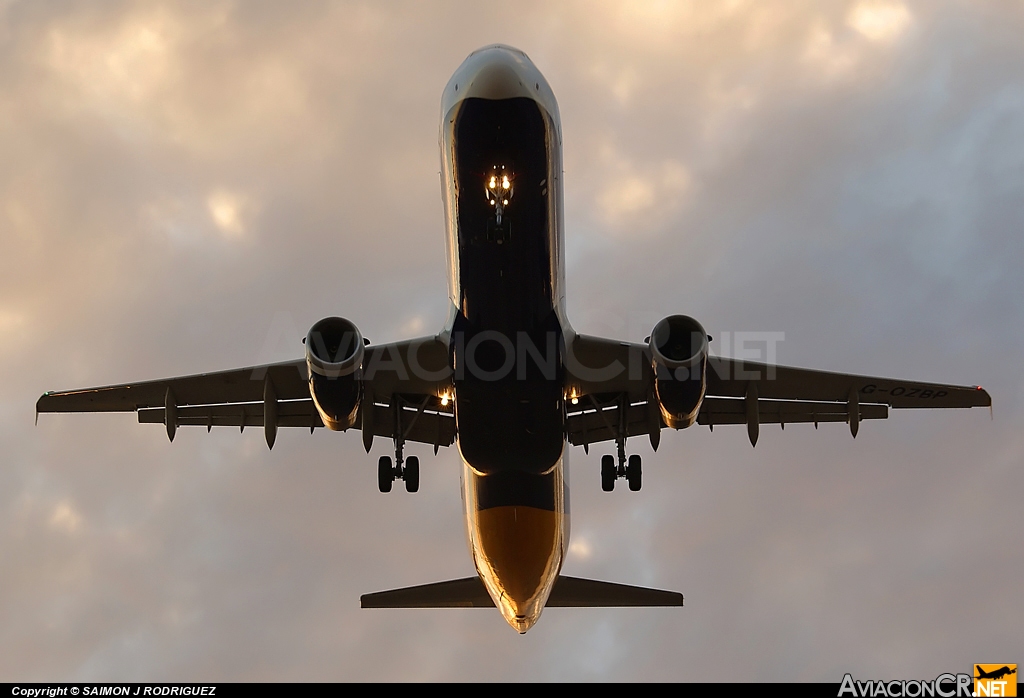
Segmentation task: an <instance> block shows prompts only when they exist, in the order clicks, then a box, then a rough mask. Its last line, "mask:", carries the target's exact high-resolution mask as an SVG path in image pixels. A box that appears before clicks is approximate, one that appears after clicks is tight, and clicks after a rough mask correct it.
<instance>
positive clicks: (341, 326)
mask: <svg viewBox="0 0 1024 698" xmlns="http://www.w3.org/2000/svg"><path fill="white" fill-rule="evenodd" d="M363 352H364V349H363V336H362V335H361V334H360V333H359V330H358V329H357V328H356V326H355V325H353V324H352V323H351V322H349V321H348V320H345V319H344V318H340V317H329V318H325V319H323V320H321V321H320V322H318V323H316V324H315V325H313V327H312V328H310V330H309V334H308V335H306V367H307V368H308V370H309V394H310V397H312V398H313V404H315V405H316V409H317V411H318V412H319V413H320V418H321V419H322V420H323V422H324V424H325V425H326V426H327V428H328V429H331V430H333V431H344V430H345V429H348V428H349V427H351V426H352V425H353V424H355V422H356V414H357V413H358V412H359V402H360V399H361V398H362V369H363Z"/></svg>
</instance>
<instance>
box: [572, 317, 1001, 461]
mask: <svg viewBox="0 0 1024 698" xmlns="http://www.w3.org/2000/svg"><path fill="white" fill-rule="evenodd" d="M569 348H570V352H571V353H572V355H573V357H574V359H573V361H571V362H569V373H570V376H569V382H570V390H571V392H572V394H573V395H574V396H575V397H574V402H572V403H571V404H569V405H568V406H567V413H568V414H567V424H566V429H567V436H568V439H569V442H570V443H572V444H574V445H582V446H584V448H586V447H588V446H589V445H590V444H592V443H599V442H602V441H614V440H615V439H616V438H617V436H618V434H619V433H620V431H624V432H625V436H626V437H627V438H628V437H631V436H642V435H645V434H647V435H649V436H650V437H651V440H652V443H656V442H657V433H658V432H660V430H661V429H663V428H665V427H666V426H667V425H666V424H665V422H664V420H663V419H662V417H661V415H660V413H659V410H658V409H657V406H656V405H654V404H653V400H654V398H653V396H652V395H651V394H650V388H649V386H650V381H651V375H650V368H649V367H650V363H651V360H650V350H649V349H648V347H647V346H646V345H643V344H634V343H628V342H618V341H615V340H609V339H601V338H597V337H589V336H585V335H577V336H576V337H575V338H574V339H573V342H572V343H571V345H570V347H569ZM607 367H610V368H607ZM602 371H606V372H607V373H608V374H610V375H608V376H607V377H605V378H597V379H595V378H594V376H595V375H598V374H600V373H601V372H602ZM706 377H707V384H706V392H705V397H704V400H703V402H702V404H701V408H700V412H699V413H698V415H697V423H698V424H701V425H705V426H708V427H710V428H712V429H713V428H714V427H715V426H716V425H720V424H746V425H747V427H748V433H749V434H750V439H751V441H752V442H756V440H757V426H758V425H759V424H779V425H781V426H782V427H783V428H785V425H786V424H793V423H813V424H814V425H815V426H817V425H818V424H819V423H821V422H845V423H847V424H849V425H850V429H851V431H852V432H853V433H854V435H855V436H856V433H857V425H858V424H859V423H860V422H861V421H862V420H865V419H887V418H888V416H889V409H890V408H892V409H908V408H933V409H937V408H970V407H991V405H992V398H991V396H990V395H989V394H988V392H986V391H985V390H983V389H982V388H981V387H980V386H962V385H947V384H940V383H922V382H918V381H904V380H897V379H891V378H879V377H873V376H861V375H854V374H845V373H833V372H829V371H818V370H814V369H806V368H795V367H791V366H778V365H770V364H764V363H758V362H753V361H743V360H738V359H729V358H723V357H717V356H711V357H709V358H708V364H707V373H706ZM623 427H624V429H623Z"/></svg>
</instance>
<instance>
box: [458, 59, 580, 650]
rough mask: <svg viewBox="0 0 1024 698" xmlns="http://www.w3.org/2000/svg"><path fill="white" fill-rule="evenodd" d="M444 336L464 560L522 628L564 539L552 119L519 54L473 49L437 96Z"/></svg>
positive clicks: (543, 92) (555, 131)
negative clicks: (447, 305) (446, 312)
mask: <svg viewBox="0 0 1024 698" xmlns="http://www.w3.org/2000/svg"><path fill="white" fill-rule="evenodd" d="M440 146H441V168H442V187H443V198H444V208H445V218H446V223H447V245H448V291H449V297H450V299H451V304H452V307H451V314H450V319H449V322H448V327H447V332H448V336H449V341H450V352H451V362H452V368H453V369H454V373H455V381H454V385H455V390H454V402H455V419H456V425H457V432H458V446H459V452H460V454H461V456H462V461H463V475H462V487H463V503H464V507H465V516H466V527H467V536H468V540H469V546H470V551H471V553H472V556H473V561H474V564H475V566H476V569H477V571H478V573H479V574H480V577H481V578H482V579H483V581H484V584H485V586H486V587H487V590H488V592H489V593H490V595H491V597H492V598H493V600H494V602H495V605H496V606H497V607H498V609H499V610H500V611H501V613H502V615H503V616H504V617H505V619H506V620H507V621H508V622H509V624H510V625H512V627H514V628H516V629H517V630H519V631H520V632H526V631H527V630H528V629H529V628H530V627H531V626H532V625H533V624H534V623H535V622H536V621H537V619H538V618H539V616H540V613H541V611H542V610H543V608H544V604H545V602H546V601H547V597H548V595H549V594H550V592H551V588H552V586H553V585H554V582H555V579H556V578H557V577H558V573H559V570H560V569H561V566H562V560H563V558H564V555H565V550H566V548H567V545H568V538H569V506H568V487H567V484H568V483H567V469H566V465H567V463H566V459H567V449H566V441H565V409H564V405H563V400H564V397H565V395H564V390H565V388H564V369H563V361H562V351H563V346H564V339H565V335H566V333H571V332H572V330H571V328H570V327H569V325H568V323H567V321H566V319H565V313H564V297H565V291H564V288H565V283H564V279H565V267H564V260H563V258H562V249H563V246H562V238H563V226H562V152H561V124H560V122H559V116H558V105H557V103H556V102H555V98H554V94H553V93H552V91H551V88H550V87H549V86H548V84H547V82H546V81H545V80H544V77H543V76H542V75H541V74H540V71H538V70H537V69H536V67H534V65H533V63H532V62H531V61H530V59H529V58H528V57H527V56H526V54H524V53H522V52H521V51H518V50H516V49H513V48H510V47H507V46H491V47H487V48H484V49H481V50H479V51H475V52H474V53H472V54H471V55H470V56H469V57H468V58H467V59H466V60H465V61H464V62H463V64H462V65H461V66H460V67H459V69H458V70H457V71H456V72H455V74H454V75H453V76H452V78H451V80H450V81H449V82H448V85H447V86H446V87H445V90H444V94H443V97H442V101H441V133H440Z"/></svg>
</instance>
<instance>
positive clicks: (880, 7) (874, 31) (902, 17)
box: [846, 0, 913, 42]
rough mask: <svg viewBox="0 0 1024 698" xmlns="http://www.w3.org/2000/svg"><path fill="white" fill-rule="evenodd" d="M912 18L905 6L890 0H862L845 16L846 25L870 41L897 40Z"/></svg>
mask: <svg viewBox="0 0 1024 698" xmlns="http://www.w3.org/2000/svg"><path fill="white" fill-rule="evenodd" d="M911 19H913V17H912V16H911V14H910V10H908V9H907V7H906V5H904V4H903V3H901V2H893V1H890V0H863V2H860V3H857V4H856V5H855V6H854V7H853V9H851V10H850V13H849V14H848V15H847V16H846V24H847V25H848V26H849V27H851V28H852V29H855V30H856V31H858V32H860V34H862V35H863V36H864V37H866V38H868V39H870V40H871V41H883V42H889V41H893V40H894V39H897V38H899V37H900V35H902V34H903V33H904V32H905V31H906V30H907V28H908V27H909V26H910V21H911Z"/></svg>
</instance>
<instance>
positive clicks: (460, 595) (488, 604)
mask: <svg viewBox="0 0 1024 698" xmlns="http://www.w3.org/2000/svg"><path fill="white" fill-rule="evenodd" d="M359 601H360V605H361V606H362V607H363V608H494V602H493V601H492V600H491V597H490V595H489V594H488V593H487V589H485V588H484V583H483V582H482V581H480V578H479V577H465V578H463V579H452V580H450V581H446V582H434V583H433V584H421V585H419V586H414V587H405V588H403V589H391V590H390V591H378V592H376V593H373V594H363V595H362V596H361V597H360V599H359ZM682 605H683V595H682V594H680V593H679V592H676V591H663V590H661V589H648V588H646V587H635V586H630V585H628V584H615V583H612V582H599V581H595V580H593V579H580V578H579V577H565V576H559V577H558V580H557V581H556V582H555V586H554V589H552V590H551V596H549V597H548V602H547V604H546V606H547V607H548V608H610V607H623V606H682Z"/></svg>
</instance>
